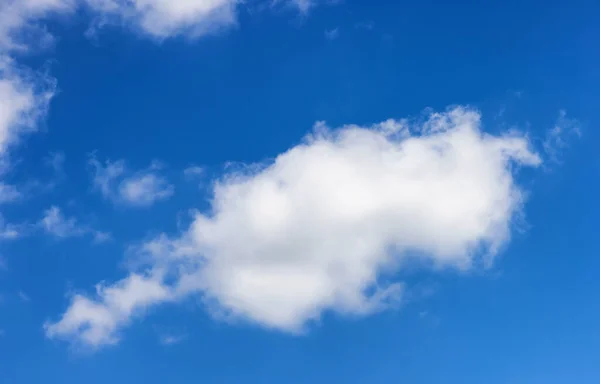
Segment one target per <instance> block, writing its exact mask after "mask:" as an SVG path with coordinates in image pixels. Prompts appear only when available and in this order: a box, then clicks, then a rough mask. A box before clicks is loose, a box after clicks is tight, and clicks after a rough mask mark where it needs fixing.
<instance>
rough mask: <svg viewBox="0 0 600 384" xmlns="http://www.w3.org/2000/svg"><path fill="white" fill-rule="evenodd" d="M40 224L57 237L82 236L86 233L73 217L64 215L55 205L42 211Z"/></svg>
mask: <svg viewBox="0 0 600 384" xmlns="http://www.w3.org/2000/svg"><path fill="white" fill-rule="evenodd" d="M40 226H41V227H42V228H43V229H44V231H46V232H47V233H49V234H51V235H53V236H56V237H59V238H67V237H76V236H83V235H85V233H86V230H85V229H84V228H82V227H80V226H79V223H77V220H76V219H75V218H74V217H69V218H67V217H65V216H64V215H63V214H62V212H61V210H60V208H58V207H56V206H53V207H50V208H49V209H48V210H46V212H44V217H42V219H41V220H40Z"/></svg>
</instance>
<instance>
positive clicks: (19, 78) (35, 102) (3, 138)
mask: <svg viewBox="0 0 600 384" xmlns="http://www.w3.org/2000/svg"><path fill="white" fill-rule="evenodd" d="M54 92H55V84H54V81H53V80H52V79H49V78H47V77H44V76H42V75H39V74H32V73H30V72H29V71H27V70H25V69H22V68H18V67H17V66H16V65H15V63H14V62H13V61H12V60H11V59H9V58H7V57H5V56H2V55H1V54H0V156H1V157H3V158H2V159H1V160H2V162H3V163H4V162H5V161H6V159H5V158H4V157H5V155H6V151H7V149H8V148H9V146H10V145H12V144H15V143H16V142H17V141H18V139H19V138H20V137H21V136H22V135H23V134H25V133H28V132H33V131H35V130H36V126H37V123H38V122H39V121H40V120H41V119H42V118H43V117H45V115H46V112H47V110H48V106H49V103H50V100H51V99H52V97H53V96H54ZM2 168H4V167H2Z"/></svg>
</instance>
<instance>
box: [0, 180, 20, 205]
mask: <svg viewBox="0 0 600 384" xmlns="http://www.w3.org/2000/svg"><path fill="white" fill-rule="evenodd" d="M22 197H23V194H22V193H21V192H20V191H19V190H18V189H17V187H15V186H14V185H9V184H4V183H2V182H0V204H3V203H10V202H13V201H16V200H19V199H21V198H22Z"/></svg>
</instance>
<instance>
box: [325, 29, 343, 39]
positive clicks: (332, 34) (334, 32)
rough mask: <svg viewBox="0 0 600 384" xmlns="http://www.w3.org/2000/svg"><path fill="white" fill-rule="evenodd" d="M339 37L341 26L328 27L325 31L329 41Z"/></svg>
mask: <svg viewBox="0 0 600 384" xmlns="http://www.w3.org/2000/svg"><path fill="white" fill-rule="evenodd" d="M338 37H340V29H339V28H334V29H328V30H326V31H325V39H327V40H329V41H333V40H335V39H337V38H338Z"/></svg>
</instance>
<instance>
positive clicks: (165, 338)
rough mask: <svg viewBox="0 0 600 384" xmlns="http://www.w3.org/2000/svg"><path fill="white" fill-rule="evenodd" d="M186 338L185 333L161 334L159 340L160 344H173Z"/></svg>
mask: <svg viewBox="0 0 600 384" xmlns="http://www.w3.org/2000/svg"><path fill="white" fill-rule="evenodd" d="M185 339H186V336H185V335H172V334H168V335H161V336H160V337H159V341H160V343H161V344H162V345H174V344H179V343H181V342H182V341H184V340H185Z"/></svg>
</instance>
